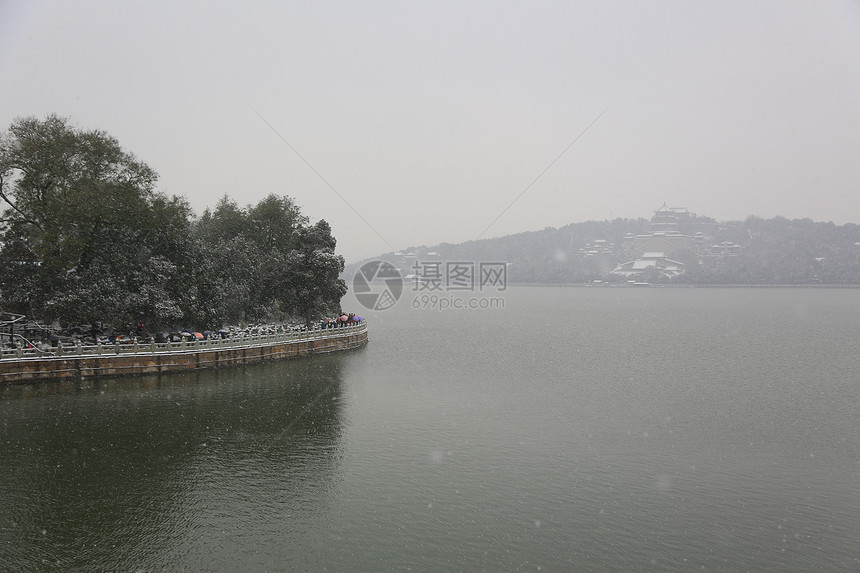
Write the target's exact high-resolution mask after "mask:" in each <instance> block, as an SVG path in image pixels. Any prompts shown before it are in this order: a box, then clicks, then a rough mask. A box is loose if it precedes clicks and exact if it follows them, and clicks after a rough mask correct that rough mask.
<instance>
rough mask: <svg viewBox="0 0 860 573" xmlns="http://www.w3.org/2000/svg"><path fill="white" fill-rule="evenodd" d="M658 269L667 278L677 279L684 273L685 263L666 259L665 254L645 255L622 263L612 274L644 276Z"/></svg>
mask: <svg viewBox="0 0 860 573" xmlns="http://www.w3.org/2000/svg"><path fill="white" fill-rule="evenodd" d="M651 268H653V269H657V271H659V272H660V274H661V275H662V276H664V277H666V278H670V279H671V278H675V277H677V276H678V275H680V274H682V273H683V272H684V263H682V262H680V261H673V260H672V259H670V258H668V257H666V255H665V253H659V252H655V253H644V254H643V255H642V256H641V257H639V258H638V259H636V260H633V261H628V262H626V263H621V264H620V265H618V266H617V267H615V269H614V270H613V271H612V274H615V275H619V276H623V277H632V276H637V275H640V274H642V273H643V272H645V271H646V270H648V269H651Z"/></svg>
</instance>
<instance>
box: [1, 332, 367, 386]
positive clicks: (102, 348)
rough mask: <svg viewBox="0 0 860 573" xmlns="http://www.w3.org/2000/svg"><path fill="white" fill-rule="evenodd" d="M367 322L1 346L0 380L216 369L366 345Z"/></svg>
mask: <svg viewBox="0 0 860 573" xmlns="http://www.w3.org/2000/svg"><path fill="white" fill-rule="evenodd" d="M367 340H368V338H367V324H366V323H364V322H360V323H359V324H356V325H354V326H345V327H340V328H323V329H320V328H315V329H313V330H308V331H304V332H291V333H284V334H260V335H256V336H245V337H236V338H227V339H223V340H222V339H215V340H197V341H192V342H168V343H163V344H156V343H155V342H152V343H142V344H139V343H132V344H119V343H117V344H113V345H102V344H98V345H95V346H66V347H63V346H58V347H57V348H53V349H51V350H50V351H44V350H37V349H32V348H31V349H21V348H18V349H12V350H2V351H0V384H10V383H12V384H14V383H21V382H37V381H42V380H63V379H67V380H68V379H71V380H82V379H84V378H94V377H98V376H125V375H134V374H160V373H164V372H182V371H188V370H199V369H203V368H220V367H225V366H236V365H242V364H254V363H257V362H264V361H267V360H281V359H284V358H295V357H298V356H309V355H313V354H324V353H327V352H336V351H339V350H350V349H352V348H358V347H360V346H364V345H365V344H367Z"/></svg>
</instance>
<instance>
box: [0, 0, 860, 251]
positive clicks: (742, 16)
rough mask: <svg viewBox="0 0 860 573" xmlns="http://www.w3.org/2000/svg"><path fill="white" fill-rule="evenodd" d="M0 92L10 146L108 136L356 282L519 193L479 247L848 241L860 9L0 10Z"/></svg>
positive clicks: (165, 180)
mask: <svg viewBox="0 0 860 573" xmlns="http://www.w3.org/2000/svg"><path fill="white" fill-rule="evenodd" d="M0 74H2V76H0V77H2V82H3V90H2V96H0V128H2V129H4V130H5V129H6V128H7V127H8V126H9V124H10V122H11V121H12V120H13V119H14V118H15V117H20V116H30V115H35V116H38V117H44V116H45V115H47V114H48V113H52V112H55V113H59V114H61V115H66V116H69V117H71V119H72V121H73V123H74V124H76V125H77V126H78V127H81V128H86V129H102V130H105V131H107V132H108V133H110V134H111V135H113V136H115V137H116V138H117V139H118V140H119V142H120V144H121V145H122V146H123V147H125V148H126V149H127V150H129V151H131V152H133V153H134V154H135V155H137V156H138V157H139V158H140V159H142V160H143V161H145V162H146V163H148V164H149V165H150V166H151V167H153V168H154V169H156V170H157V171H158V173H159V174H160V183H159V186H160V189H161V190H162V191H164V192H166V193H168V194H177V195H184V196H185V197H187V198H188V199H189V201H190V202H191V204H192V206H193V207H194V208H195V210H196V211H197V212H198V213H200V212H202V211H203V209H204V208H205V207H206V206H213V205H214V204H215V203H216V202H217V200H218V199H219V198H220V197H221V196H223V195H224V194H227V195H230V196H231V197H233V198H234V199H235V200H236V201H237V202H238V203H239V204H240V205H246V204H249V203H255V202H257V201H258V200H260V199H261V198H263V197H264V196H266V195H268V194H270V193H277V194H286V195H290V196H291V197H293V198H294V199H295V200H296V202H297V203H298V204H299V205H300V206H301V207H302V209H303V211H304V213H305V214H307V215H308V216H309V217H310V218H311V219H313V220H317V219H321V218H322V219H326V220H327V221H329V223H331V225H332V228H333V231H334V234H335V237H336V238H337V239H338V250H339V252H340V253H342V254H343V255H345V256H346V257H347V259H348V260H349V261H354V260H357V259H359V258H363V257H366V256H372V255H375V254H378V253H381V252H385V251H389V250H392V249H401V248H405V247H408V246H417V245H425V244H426V245H432V244H436V243H439V242H443V241H447V242H461V241H466V240H470V239H475V238H477V237H478V236H479V235H480V234H481V233H482V231H484V229H486V228H487V226H488V225H491V223H493V221H494V220H495V219H496V218H497V217H499V215H500V214H501V213H502V212H503V210H504V209H505V208H506V207H507V206H508V205H509V204H510V203H511V202H512V201H514V200H515V199H516V198H517V197H518V196H520V198H519V199H518V200H517V201H516V202H515V203H514V206H513V207H512V208H511V209H510V210H509V211H507V212H506V213H504V214H503V215H502V216H501V217H499V218H498V220H496V221H495V223H493V224H492V226H490V228H489V229H488V230H487V231H486V233H485V234H484V236H485V237H493V236H500V235H505V234H510V233H515V232H520V231H527V230H536V229H542V228H544V227H546V226H555V227H558V226H562V225H565V224H568V223H573V222H578V221H585V220H595V219H597V220H604V219H608V218H609V217H610V215H611V216H613V217H630V218H635V217H649V216H650V214H651V212H652V211H653V210H654V209H656V208H658V207H660V206H661V205H662V204H663V203H664V202H665V203H668V204H669V205H670V206H682V207H687V208H689V209H690V210H691V211H693V212H695V213H698V214H701V215H708V216H711V217H714V218H716V219H718V220H731V219H743V218H745V217H746V216H747V215H750V214H755V215H759V216H762V217H773V216H776V215H782V216H785V217H788V218H800V217H810V218H812V219H814V220H819V221H833V222H835V223H837V224H842V223H846V222H855V223H860V2H857V1H828V0H815V1H813V0H808V1H803V2H797V1H790V0H776V1H758V2H757V1H751V0H741V1H730V0H716V1H686V0H685V1H678V2H671V1H652V2H642V1H618V2H612V1H608V2H607V1H600V2H574V1H559V2H551V1H540V0H538V1H535V0H530V1H528V2H526V1H523V2H500V1H492V2H490V1H487V2H466V1H462V0H460V1H456V2H448V1H439V0H434V1H433V2H406V1H388V2H382V1H364V2H352V1H350V2H347V1H331V2H282V1H272V2H245V3H242V4H241V5H240V4H239V3H238V2H237V3H231V4H227V3H224V2H173V1H170V2H154V1H149V0H147V1H142V2H134V1H106V2H93V1H75V2H66V1H57V2H40V1H34V0H26V1H16V0H0ZM604 111H605V113H603V112H604ZM601 113H603V115H602V116H601V115H600V114H601ZM598 116H599V119H598V120H597V121H596V122H595V119H596V118H598ZM261 118H262V119H261ZM592 122H594V123H593V124H592ZM269 124H270V125H271V127H270V125H269ZM589 125H591V127H590V128H588V126H589ZM273 128H274V130H273ZM587 128H588V129H587ZM583 130H586V131H585V133H584V134H582V132H583ZM275 131H276V132H277V133H275ZM278 134H280V135H278ZM580 134H582V136H581V138H580V139H579V140H577V141H576V143H575V144H574V145H572V146H571V147H570V148H569V149H567V151H566V152H565V153H563V154H562V152H563V151H564V150H565V149H566V148H568V146H570V144H571V143H572V142H573V141H574V140H575V139H576V138H577V137H578V136H579V135H580ZM282 138H283V139H282ZM284 140H285V141H286V142H287V143H285V141H284ZM290 146H292V148H294V149H291V147H290ZM294 150H295V151H294ZM296 152H298V154H297V153H296ZM299 154H300V155H299ZM559 154H562V155H561V157H559ZM302 158H304V160H303V159H302ZM556 158H558V160H557V161H556V162H555V163H554V164H552V165H551V167H550V168H549V169H546V168H547V166H549V165H550V164H551V163H552V162H553V161H554V160H555V159H556ZM545 169H546V171H545V173H543V175H542V176H540V177H539V178H538V180H537V181H536V182H534V184H533V185H532V186H531V187H528V186H529V185H530V184H531V183H532V182H533V181H534V180H535V178H537V177H538V176H539V175H541V173H542V172H544V170H545ZM320 176H321V177H320ZM326 182H327V183H326ZM527 188H528V189H527ZM526 189H527V190H526ZM524 191H525V193H523V192H524ZM349 205H351V206H352V208H350V206H349ZM353 209H354V210H353ZM356 211H357V213H358V215H357V214H356ZM362 218H363V219H364V220H366V222H367V224H366V223H365V221H363V220H362Z"/></svg>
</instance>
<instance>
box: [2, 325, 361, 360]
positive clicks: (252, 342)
mask: <svg viewBox="0 0 860 573" xmlns="http://www.w3.org/2000/svg"><path fill="white" fill-rule="evenodd" d="M366 330H367V325H366V324H365V323H364V322H360V323H358V324H355V325H351V326H339V327H334V328H320V327H315V328H312V329H309V330H296V331H290V332H278V333H273V334H249V335H240V336H232V337H229V338H212V339H209V340H192V341H182V342H160V343H157V342H139V341H137V340H132V341H122V342H115V343H109V344H101V343H99V344H94V345H83V344H80V343H78V344H75V345H71V344H66V345H63V344H62V343H60V344H58V345H57V346H56V347H51V348H48V349H44V348H22V347H20V346H19V347H18V348H4V349H2V350H0V360H10V359H12V360H26V359H30V360H33V359H40V360H44V359H51V358H71V357H74V356H111V355H112V356H116V355H118V354H173V353H186V352H190V353H194V352H205V351H211V350H220V349H228V348H242V347H245V348H254V347H259V346H271V345H272V344H278V343H280V342H302V341H306V340H320V339H331V338H340V337H343V336H350V335H353V334H360V333H362V332H365V331H366Z"/></svg>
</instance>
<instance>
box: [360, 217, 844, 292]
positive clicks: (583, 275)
mask: <svg viewBox="0 0 860 573" xmlns="http://www.w3.org/2000/svg"><path fill="white" fill-rule="evenodd" d="M376 259H381V260H386V261H389V262H390V263H392V264H393V265H395V266H396V267H398V268H399V269H400V271H401V274H402V275H403V276H407V275H411V274H419V275H420V274H422V273H421V267H422V264H423V263H426V262H427V261H447V262H451V261H455V262H456V261H462V262H476V263H477V262H505V263H507V269H508V271H507V282H508V283H509V284H516V283H548V284H595V283H596V282H600V283H609V284H626V283H630V282H647V283H651V284H698V285H704V284H714V285H721V284H740V285H745V284H749V285H753V284H761V285H860V226H858V225H856V224H853V223H849V224H846V225H841V226H837V225H835V224H833V223H821V222H814V221H812V220H810V219H800V220H789V219H785V218H783V217H776V218H773V219H761V218H758V217H753V216H751V217H748V218H747V219H746V220H745V221H731V222H722V223H718V222H716V221H715V220H713V219H711V218H708V217H702V216H696V215H694V214H692V213H690V212H688V211H687V210H686V209H678V208H670V207H666V206H665V205H664V206H663V207H661V208H660V209H658V210H657V211H655V212H654V216H652V217H651V219H615V220H613V221H588V222H584V223H573V224H570V225H566V226H564V227H561V228H558V229H556V228H551V227H548V228H546V229H544V230H542V231H533V232H526V233H517V234H514V235H507V236H505V237H499V238H495V239H484V240H480V241H468V242H465V243H459V244H449V243H442V244H439V245H435V246H432V247H423V246H422V247H410V248H408V249H405V250H403V251H398V252H391V253H385V254H382V255H380V256H379V257H376ZM368 260H371V259H368ZM364 262H366V261H361V262H358V263H354V264H351V265H348V266H347V268H346V269H345V271H344V276H345V277H347V279H348V280H349V279H351V277H352V276H353V275H354V274H355V272H356V271H357V269H358V268H359V267H360V266H361V264H363V263H364Z"/></svg>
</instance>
